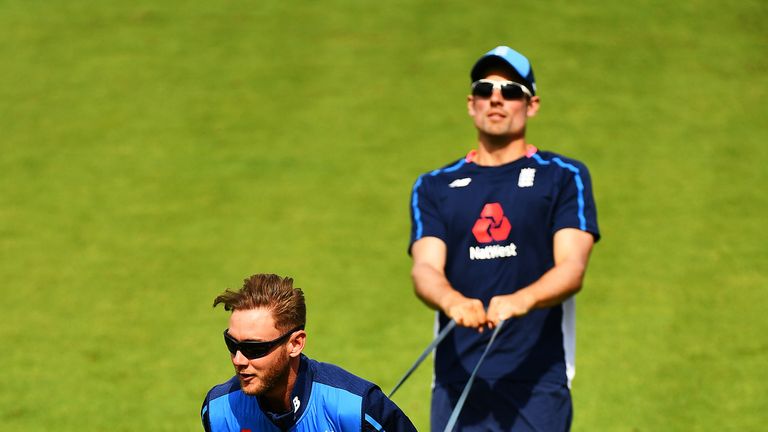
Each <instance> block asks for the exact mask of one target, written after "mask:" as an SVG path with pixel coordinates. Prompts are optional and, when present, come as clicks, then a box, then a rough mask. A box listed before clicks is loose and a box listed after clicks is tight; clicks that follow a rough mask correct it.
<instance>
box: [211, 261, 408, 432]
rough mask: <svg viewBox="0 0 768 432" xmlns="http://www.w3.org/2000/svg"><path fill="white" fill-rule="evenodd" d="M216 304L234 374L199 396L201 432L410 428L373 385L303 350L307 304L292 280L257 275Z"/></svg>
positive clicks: (389, 431) (389, 430) (338, 431)
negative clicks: (223, 315)
mask: <svg viewBox="0 0 768 432" xmlns="http://www.w3.org/2000/svg"><path fill="white" fill-rule="evenodd" d="M219 303H222V304H224V309H226V310H228V311H232V315H231V316H230V318H229V327H228V328H227V329H226V330H225V331H224V342H225V343H226V345H227V349H228V350H229V353H230V357H231V359H232V365H233V366H234V367H235V376H234V377H232V378H231V379H230V380H229V381H227V382H225V383H223V384H219V385H217V386H215V387H213V388H212V389H211V390H210V391H209V392H208V395H207V396H206V397H205V402H203V408H202V412H201V415H202V420H203V426H204V428H205V430H206V431H208V432H221V431H234V432H245V431H247V432H256V431H296V432H315V431H320V432H324V431H336V432H352V431H354V432H358V431H387V432H396V431H408V432H410V431H415V430H416V428H414V426H413V424H412V423H411V421H410V420H409V419H408V417H407V416H406V415H405V414H404V413H403V412H402V411H401V410H400V408H398V407H397V406H396V405H395V404H394V403H393V402H392V401H391V400H389V399H388V398H387V397H386V396H385V395H384V394H383V393H382V391H381V390H380V389H379V388H378V387H377V386H376V385H374V384H372V383H370V382H368V381H365V380H363V379H362V378H359V377H357V376H355V375H352V374H351V373H349V372H347V371H345V370H343V369H341V368H339V367H337V366H334V365H331V364H327V363H321V362H317V361H315V360H312V359H310V358H308V357H306V356H305V355H303V354H302V353H301V352H302V350H303V349H304V343H305V341H306V338H307V333H306V331H305V330H304V325H305V324H306V306H305V303H304V294H303V292H302V291H301V289H300V288H294V287H293V279H291V278H283V277H280V276H277V275H273V274H257V275H254V276H251V277H250V278H248V279H246V280H245V282H244V284H243V287H242V289H240V290H239V291H230V290H227V291H225V292H224V293H223V294H221V295H220V296H218V297H216V299H215V300H214V302H213V305H214V307H215V306H216V305H218V304H219Z"/></svg>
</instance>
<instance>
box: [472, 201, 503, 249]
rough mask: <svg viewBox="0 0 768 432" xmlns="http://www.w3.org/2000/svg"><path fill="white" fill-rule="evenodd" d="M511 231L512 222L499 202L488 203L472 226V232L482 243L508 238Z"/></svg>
mask: <svg viewBox="0 0 768 432" xmlns="http://www.w3.org/2000/svg"><path fill="white" fill-rule="evenodd" d="M510 231H512V224H511V223H509V219H507V217H506V216H504V210H503V209H502V208H501V204H499V203H497V202H495V203H488V204H486V205H485V206H484V207H483V211H481V212H480V217H479V218H478V219H477V221H475V226H473V227H472V234H474V235H475V238H476V239H477V241H478V242H480V243H490V242H492V241H502V240H506V239H507V237H509V232H510Z"/></svg>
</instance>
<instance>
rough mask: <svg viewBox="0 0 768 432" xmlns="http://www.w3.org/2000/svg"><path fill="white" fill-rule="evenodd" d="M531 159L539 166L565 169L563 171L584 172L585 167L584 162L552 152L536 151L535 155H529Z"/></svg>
mask: <svg viewBox="0 0 768 432" xmlns="http://www.w3.org/2000/svg"><path fill="white" fill-rule="evenodd" d="M531 158H532V159H533V160H534V161H536V162H537V163H538V164H539V165H552V166H554V167H559V168H565V169H570V170H573V169H576V170H582V169H583V170H586V169H587V166H586V164H585V163H584V162H582V161H580V160H578V159H574V158H571V157H568V156H565V155H563V154H561V153H556V152H553V151H547V150H538V151H536V153H534V154H533V155H531Z"/></svg>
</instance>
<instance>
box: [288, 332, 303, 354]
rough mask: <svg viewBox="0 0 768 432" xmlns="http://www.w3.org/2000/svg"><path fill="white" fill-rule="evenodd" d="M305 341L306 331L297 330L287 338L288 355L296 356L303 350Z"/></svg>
mask: <svg viewBox="0 0 768 432" xmlns="http://www.w3.org/2000/svg"><path fill="white" fill-rule="evenodd" d="M306 342H307V332H305V331H304V330H299V331H297V332H295V333H294V334H293V335H292V336H291V338H290V339H289V340H288V355H289V356H290V357H298V356H299V354H301V352H302V351H304V344H306Z"/></svg>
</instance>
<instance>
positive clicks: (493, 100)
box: [490, 88, 504, 104]
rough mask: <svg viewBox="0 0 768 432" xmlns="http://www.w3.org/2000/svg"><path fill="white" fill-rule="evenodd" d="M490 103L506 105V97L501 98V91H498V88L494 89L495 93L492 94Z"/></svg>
mask: <svg viewBox="0 0 768 432" xmlns="http://www.w3.org/2000/svg"><path fill="white" fill-rule="evenodd" d="M490 101H491V103H492V104H500V103H504V97H503V96H501V89H498V88H495V89H493V91H492V92H491V99H490Z"/></svg>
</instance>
